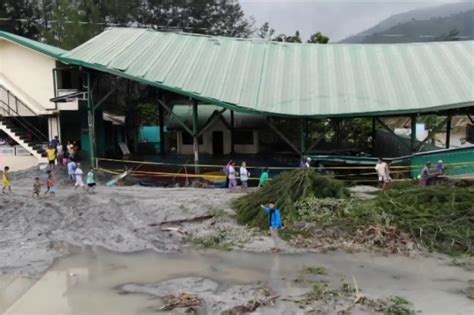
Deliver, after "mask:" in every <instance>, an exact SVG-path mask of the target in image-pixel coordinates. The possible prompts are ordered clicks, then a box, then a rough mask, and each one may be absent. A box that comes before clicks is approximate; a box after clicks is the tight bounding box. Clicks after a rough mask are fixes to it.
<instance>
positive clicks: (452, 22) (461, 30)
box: [341, 2, 474, 43]
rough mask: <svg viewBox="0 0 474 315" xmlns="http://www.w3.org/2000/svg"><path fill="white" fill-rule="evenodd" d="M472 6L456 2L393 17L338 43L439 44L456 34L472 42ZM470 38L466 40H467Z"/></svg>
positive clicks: (473, 23)
mask: <svg viewBox="0 0 474 315" xmlns="http://www.w3.org/2000/svg"><path fill="white" fill-rule="evenodd" d="M473 10H474V2H457V3H452V4H446V5H441V6H434V7H430V8H425V9H417V10H412V11H408V12H405V13H401V14H397V15H393V16H391V17H389V18H388V19H386V20H384V21H382V22H380V23H379V24H377V25H375V26H374V27H371V28H370V29H368V30H366V31H363V32H361V33H359V34H356V35H353V36H350V37H348V38H346V39H344V40H342V41H341V43H394V42H395V43H398V42H420V41H421V42H423V41H432V40H443V39H445V38H448V37H449V36H448V35H449V34H450V32H451V31H454V30H456V32H454V33H452V35H454V34H456V35H457V36H456V38H459V39H474V38H473V31H472V29H473V25H474V19H473V13H472V11H473ZM469 37H470V38H469Z"/></svg>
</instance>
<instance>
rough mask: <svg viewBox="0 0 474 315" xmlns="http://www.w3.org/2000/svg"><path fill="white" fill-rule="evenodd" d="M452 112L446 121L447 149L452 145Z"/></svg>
mask: <svg viewBox="0 0 474 315" xmlns="http://www.w3.org/2000/svg"><path fill="white" fill-rule="evenodd" d="M451 121H452V119H451V114H448V117H447V121H446V149H449V147H450V145H451Z"/></svg>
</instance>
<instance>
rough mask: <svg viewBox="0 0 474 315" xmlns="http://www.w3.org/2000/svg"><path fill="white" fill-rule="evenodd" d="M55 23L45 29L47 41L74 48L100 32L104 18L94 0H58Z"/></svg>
mask: <svg viewBox="0 0 474 315" xmlns="http://www.w3.org/2000/svg"><path fill="white" fill-rule="evenodd" d="M52 17H53V20H54V23H51V26H50V27H49V28H48V29H43V36H44V38H45V39H46V41H47V43H48V44H50V45H53V46H58V47H61V48H64V49H72V48H75V47H77V46H79V45H80V44H82V43H84V42H86V41H87V40H89V39H90V38H92V37H94V36H95V35H97V34H99V33H100V32H101V31H102V30H103V28H104V25H103V22H104V20H103V18H102V17H101V15H100V10H99V8H98V7H97V5H96V3H95V2H94V1H93V0H80V1H69V0H57V2H56V6H55V8H54V9H53V14H52Z"/></svg>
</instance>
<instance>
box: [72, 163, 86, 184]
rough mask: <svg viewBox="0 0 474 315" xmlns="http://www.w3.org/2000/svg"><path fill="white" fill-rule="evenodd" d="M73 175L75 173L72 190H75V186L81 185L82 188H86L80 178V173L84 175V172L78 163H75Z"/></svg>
mask: <svg viewBox="0 0 474 315" xmlns="http://www.w3.org/2000/svg"><path fill="white" fill-rule="evenodd" d="M74 175H76V183H75V184H74V190H76V189H77V187H81V188H82V189H83V190H86V188H85V187H84V181H83V180H82V175H84V172H83V171H82V169H81V164H80V163H77V167H76V171H75V172H74Z"/></svg>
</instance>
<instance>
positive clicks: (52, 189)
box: [46, 172, 56, 197]
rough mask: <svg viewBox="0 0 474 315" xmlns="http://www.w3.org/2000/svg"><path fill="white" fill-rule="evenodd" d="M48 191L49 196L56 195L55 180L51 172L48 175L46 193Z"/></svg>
mask: <svg viewBox="0 0 474 315" xmlns="http://www.w3.org/2000/svg"><path fill="white" fill-rule="evenodd" d="M48 192H49V195H50V196H51V197H54V196H55V195H56V180H55V179H54V176H53V174H51V172H50V173H49V175H48V190H47V191H46V193H48Z"/></svg>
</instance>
